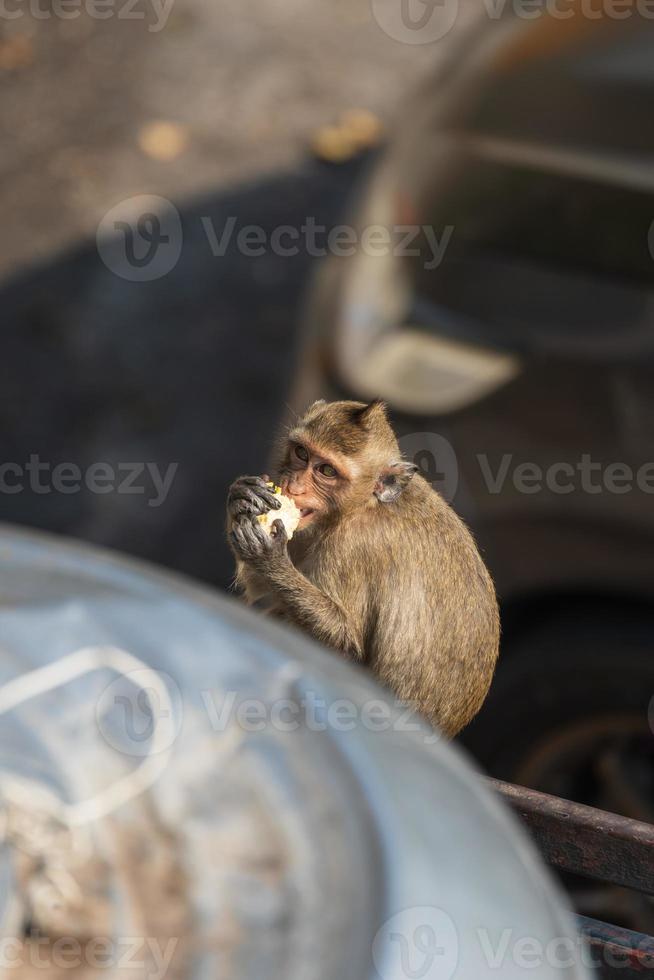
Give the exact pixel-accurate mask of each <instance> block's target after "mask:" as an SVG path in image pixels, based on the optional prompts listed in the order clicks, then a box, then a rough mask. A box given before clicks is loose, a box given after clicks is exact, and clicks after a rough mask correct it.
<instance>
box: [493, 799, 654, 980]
mask: <svg viewBox="0 0 654 980" xmlns="http://www.w3.org/2000/svg"><path fill="white" fill-rule="evenodd" d="M488 782H489V784H490V786H491V788H492V789H494V790H495V792H497V793H498V794H499V795H500V796H501V797H502V798H503V799H504V801H505V802H506V803H508V804H509V805H510V806H511V808H512V809H513V810H514V811H515V813H517V814H518V816H519V817H520V818H521V819H522V821H523V823H524V824H525V825H526V827H527V828H528V830H529V832H530V833H531V835H532V837H533V838H534V840H535V842H536V844H537V845H538V847H539V849H540V851H541V853H542V854H543V857H544V858H545V860H546V861H547V862H548V864H551V865H552V866H553V867H555V868H558V869H559V870H561V871H568V872H572V873H573V874H578V875H582V876H584V877H586V878H591V879H594V880H595V881H603V882H608V883H610V884H614V885H620V886H622V887H623V888H633V889H635V890H637V891H639V892H643V893H644V894H646V895H654V825H652V824H648V823H642V822H641V821H640V820H630V819H629V818H627V817H621V816H618V815H617V814H615V813H607V812H606V811H604V810H596V809H595V808H594V807H590V806H583V805H582V804H581V803H572V802H570V801H569V800H562V799H560V798H559V797H557V796H549V795H548V794H547V793H539V792H537V791H536V790H531V789H526V788H525V787H523V786H514V785H512V784H511V783H504V782H501V781H500V780H497V779H489V780H488ZM577 919H578V923H579V929H580V931H581V933H582V934H583V935H584V936H585V938H586V940H587V942H588V944H589V947H590V949H591V951H593V952H596V953H597V960H596V962H597V964H598V966H599V968H600V973H601V974H602V975H603V976H605V977H622V978H623V980H645V978H646V977H654V937H652V936H647V935H644V934H643V933H639V932H632V931H631V930H629V929H622V928H621V927H619V926H615V925H611V924H609V923H606V922H599V921H597V920H596V919H589V918H586V917H585V916H581V915H580V916H578V917H577Z"/></svg>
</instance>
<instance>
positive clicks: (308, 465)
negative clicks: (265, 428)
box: [280, 440, 350, 531]
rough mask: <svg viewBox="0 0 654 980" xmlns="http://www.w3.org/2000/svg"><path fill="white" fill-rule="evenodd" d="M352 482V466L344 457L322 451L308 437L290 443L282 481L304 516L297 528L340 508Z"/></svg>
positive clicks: (285, 489)
mask: <svg viewBox="0 0 654 980" xmlns="http://www.w3.org/2000/svg"><path fill="white" fill-rule="evenodd" d="M349 482H350V474H349V467H348V465H347V463H346V461H345V460H344V459H342V458H337V456H336V455H335V454H332V453H328V454H327V453H325V451H324V450H322V451H320V450H318V448H317V447H315V446H312V445H311V444H310V443H308V442H307V441H305V440H302V441H300V440H298V441H291V442H289V444H288V447H287V452H286V457H285V460H284V464H283V466H282V472H281V478H280V483H281V488H282V493H284V494H285V495H286V496H287V497H291V499H292V500H294V501H295V505H296V507H298V508H299V510H300V514H301V515H302V516H301V518H300V523H299V525H298V530H300V531H302V530H303V529H304V528H307V527H309V526H310V525H311V524H315V523H316V522H317V521H319V520H320V518H324V517H326V516H327V515H328V514H329V513H331V512H333V511H335V510H336V509H338V504H339V500H340V499H341V498H342V496H343V494H344V493H345V492H346V490H347V487H348V485H349Z"/></svg>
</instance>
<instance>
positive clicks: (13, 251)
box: [0, 0, 441, 277]
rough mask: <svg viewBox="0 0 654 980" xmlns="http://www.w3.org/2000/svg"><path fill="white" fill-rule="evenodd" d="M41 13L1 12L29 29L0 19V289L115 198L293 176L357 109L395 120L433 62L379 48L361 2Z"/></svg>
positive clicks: (387, 45)
mask: <svg viewBox="0 0 654 980" xmlns="http://www.w3.org/2000/svg"><path fill="white" fill-rule="evenodd" d="M49 2H52V4H56V3H57V2H58V0H7V5H6V6H7V7H8V8H9V9H17V10H20V11H24V12H25V13H24V16H21V17H17V18H16V19H14V20H10V21H7V20H2V19H0V38H1V39H2V43H3V45H4V50H5V58H4V63H5V68H4V71H2V72H1V73H0V80H1V83H2V87H3V98H2V110H1V112H0V136H1V138H2V144H3V147H4V152H3V155H2V163H1V164H0V174H1V175H2V182H1V185H0V196H1V206H2V214H3V223H2V235H1V236H0V276H2V277H6V276H7V274H8V273H11V272H12V271H14V270H16V269H18V268H21V267H24V266H26V265H30V264H32V263H34V262H35V261H42V260H47V259H48V258H49V257H50V256H51V255H52V254H53V252H55V251H56V250H58V249H61V248H63V247H66V246H69V245H71V244H72V243H74V242H76V241H77V240H78V239H79V238H81V237H86V236H89V235H93V234H94V233H95V229H96V227H97V224H98V222H99V220H100V219H101V217H102V215H103V214H104V213H105V212H106V211H107V210H108V209H109V208H110V207H112V206H113V205H115V204H116V202H117V201H120V200H122V199H124V198H128V197H131V196H132V195H135V194H142V193H154V194H162V195H164V196H166V197H170V198H172V199H173V200H174V201H175V202H176V203H178V204H179V202H181V201H183V200H184V199H187V198H189V197H191V196H194V195H197V194H206V193H208V192H209V191H210V190H212V189H214V188H215V187H216V186H224V185H225V184H227V183H230V182H234V181H240V180H242V179H244V178H251V177H253V176H255V175H258V174H261V173H265V172H270V171H272V170H276V169H279V168H283V167H288V166H289V165H292V164H293V163H294V162H296V161H298V160H299V159H300V158H301V157H302V155H303V153H304V152H305V147H306V145H307V142H308V140H309V139H310V137H311V135H312V133H313V132H314V131H315V129H316V127H317V126H320V125H322V124H325V123H330V122H332V121H333V119H334V118H335V116H337V114H338V113H340V112H341V111H343V110H344V109H348V108H351V107H353V106H354V107H364V108H367V109H371V110H373V111H374V112H376V113H379V114H380V115H381V116H382V117H383V118H384V119H387V120H388V119H390V118H392V114H393V111H394V109H395V106H396V104H397V101H398V98H399V97H400V96H401V95H402V94H403V93H404V92H406V90H407V88H409V86H410V85H411V83H412V82H413V81H414V80H415V79H416V78H417V77H418V76H419V75H420V74H421V72H422V71H423V70H424V69H426V68H429V67H430V66H431V65H433V64H434V63H435V61H436V59H437V57H438V56H439V55H440V52H441V48H440V46H439V45H417V46H410V45H406V44H402V43H399V42H397V41H394V40H392V39H391V38H389V37H388V36H387V35H386V34H385V33H384V32H383V31H382V30H381V29H380V27H379V26H378V24H377V23H376V21H375V20H374V18H373V17H372V14H371V10H370V7H369V3H368V0H325V2H323V3H311V2H309V0H257V3H244V2H243V0H166V2H169V3H172V9H171V10H170V11H169V12H168V17H167V20H165V19H164V18H165V14H163V13H162V14H157V10H159V9H161V8H160V7H157V6H153V5H154V4H155V3H156V4H161V3H162V0H138V3H137V5H136V6H135V7H134V9H133V11H131V12H130V10H129V9H128V8H127V3H128V0H108V2H109V3H110V4H111V3H113V4H114V6H113V7H112V8H110V9H111V10H113V11H114V13H115V14H118V13H120V14H122V15H123V16H126V14H127V13H133V14H134V15H137V14H140V15H141V16H143V18H144V19H142V20H131V19H129V20H128V19H119V17H118V16H112V17H110V18H108V19H106V20H97V19H95V18H92V17H90V16H88V15H87V13H85V12H82V13H81V14H80V16H79V17H78V18H76V19H70V20H62V19H61V18H58V17H56V16H55V13H54V11H49V12H50V13H51V16H50V17H49V18H48V19H36V18H35V17H34V16H32V15H30V14H29V13H28V10H29V9H30V7H29V6H28V5H29V4H32V5H34V6H35V5H36V4H37V3H38V4H39V6H38V8H37V9H39V10H45V11H46V13H47V12H48V8H47V4H48V3H49ZM69 2H70V0H69ZM75 2H76V0H72V4H75ZM79 2H80V3H84V2H86V0H79ZM56 9H57V8H56V6H55V10H56ZM71 9H72V10H74V9H75V8H74V7H72V8H71ZM82 10H84V8H83V7H82ZM164 23H165V26H162V27H161V29H160V30H157V28H158V26H159V25H161V24H164ZM17 39H18V40H17ZM2 50H3V49H2V47H0V64H2V62H3V58H2ZM12 55H13V57H12ZM155 120H166V121H170V122H172V123H174V124H176V125H178V126H180V127H181V128H182V131H183V134H184V136H185V138H186V139H187V146H186V149H185V150H184V151H183V152H181V153H179V154H178V155H177V156H176V157H175V158H174V159H170V160H164V161H162V160H156V159H152V158H151V157H149V156H148V155H147V153H145V152H143V150H142V149H141V147H140V146H139V133H140V132H141V131H142V129H143V127H145V126H147V125H148V124H150V123H152V122H153V121H155Z"/></svg>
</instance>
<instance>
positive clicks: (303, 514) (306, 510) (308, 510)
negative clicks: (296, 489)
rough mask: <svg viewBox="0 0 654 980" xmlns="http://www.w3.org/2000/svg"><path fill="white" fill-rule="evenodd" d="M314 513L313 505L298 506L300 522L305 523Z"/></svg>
mask: <svg viewBox="0 0 654 980" xmlns="http://www.w3.org/2000/svg"><path fill="white" fill-rule="evenodd" d="M314 513H315V511H314V509H313V507H300V524H305V523H306V522H307V521H308V520H310V519H311V518H312V517H313V515H314Z"/></svg>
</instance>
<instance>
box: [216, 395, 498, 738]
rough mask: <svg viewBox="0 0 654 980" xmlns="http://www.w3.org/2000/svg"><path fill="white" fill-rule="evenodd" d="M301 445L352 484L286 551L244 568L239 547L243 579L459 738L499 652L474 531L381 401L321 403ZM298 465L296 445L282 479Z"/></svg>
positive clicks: (333, 493) (330, 499) (326, 496)
mask: <svg viewBox="0 0 654 980" xmlns="http://www.w3.org/2000/svg"><path fill="white" fill-rule="evenodd" d="M297 443H300V444H301V445H303V446H304V445H306V446H308V447H309V449H310V451H311V452H314V451H315V452H316V453H318V454H319V455H320V456H321V457H324V458H326V459H328V460H329V461H330V463H331V462H333V463H334V465H335V466H336V467H337V469H338V470H339V474H340V475H341V476H342V479H341V478H339V480H338V481H337V483H336V485H334V486H333V487H330V488H327V489H325V488H321V487H317V488H316V493H317V495H318V496H319V497H320V499H321V500H322V501H324V505H325V506H324V511H321V512H320V513H319V515H318V516H317V518H316V519H315V520H314V522H313V523H311V524H309V526H308V527H307V528H306V529H305V530H302V531H300V532H299V533H298V534H296V536H295V537H294V538H293V540H292V541H291V542H290V543H289V545H288V552H286V547H285V546H284V548H283V554H282V552H280V553H279V554H275V555H274V556H272V557H269V558H268V559H261V560H257V561H256V562H250V561H247V562H244V561H242V560H239V554H238V552H236V549H235V553H236V557H237V582H238V583H239V585H240V586H241V587H242V588H243V590H244V591H245V595H246V598H247V600H248V601H249V602H252V601H255V600H257V599H259V598H261V597H262V596H266V597H267V599H268V601H269V604H270V610H271V612H272V613H273V614H275V615H277V616H280V617H282V618H284V619H286V620H288V621H290V622H292V623H294V624H295V625H297V626H299V627H300V628H302V629H304V630H306V632H308V633H309V634H311V635H312V636H313V637H315V638H316V639H317V640H319V641H321V642H323V643H325V644H326V645H327V646H330V647H332V648H334V649H337V650H340V651H342V652H343V653H344V654H346V655H347V656H349V657H351V658H352V659H354V660H356V661H359V662H362V663H364V664H366V665H368V666H369V667H370V669H371V670H372V671H373V672H374V673H375V674H376V675H377V677H378V678H379V680H380V681H381V682H382V683H383V684H385V685H387V686H388V687H389V688H391V689H392V690H393V691H394V692H395V694H396V695H397V697H398V698H399V699H401V700H402V701H407V702H412V703H413V704H414V705H415V706H416V707H417V709H418V710H419V711H421V712H422V713H423V714H424V715H425V716H426V717H427V718H429V719H430V720H431V721H432V722H433V723H434V724H436V725H438V726H439V727H440V728H441V730H442V731H443V732H444V733H445V734H446V735H448V736H453V735H455V734H456V733H457V732H458V731H460V730H461V729H462V728H463V727H464V726H465V725H467V724H468V722H469V721H470V720H471V719H472V718H473V717H474V715H475V714H476V713H477V712H478V711H479V708H480V707H481V705H482V703H483V701H484V698H485V697H486V694H487V692H488V688H489V686H490V683H491V679H492V676H493V672H494V668H495V662H496V660H497V655H498V646H499V615H498V608H497V601H496V598H495V590H494V588H493V583H492V580H491V578H490V575H489V573H488V571H487V569H486V567H485V565H484V563H483V561H482V559H481V557H480V555H479V552H478V551H477V548H476V546H475V543H474V541H473V538H472V536H471V534H470V533H469V531H468V529H467V528H466V527H465V525H464V524H463V522H462V521H461V520H460V519H459V518H458V517H457V515H456V514H455V513H454V511H453V510H452V509H451V508H450V507H449V506H448V505H447V504H446V503H445V501H444V500H443V499H442V497H440V496H439V494H438V493H436V492H435V491H434V490H433V489H432V488H431V487H430V486H429V484H428V483H426V481H425V480H424V479H423V478H422V477H421V476H419V475H417V474H414V472H413V471H414V469H415V468H414V467H412V466H411V465H410V464H406V463H404V462H403V461H402V459H401V454H400V450H399V447H398V444H397V440H396V438H395V435H394V433H393V431H392V429H391V427H390V425H389V424H388V422H387V419H386V414H385V410H384V406H383V405H382V404H381V403H378V402H373V403H372V404H371V405H369V406H366V405H364V404H362V403H359V402H334V403H331V404H327V403H324V402H317V403H315V404H314V405H313V406H311V408H310V409H309V411H308V412H307V413H306V415H305V417H304V418H303V419H301V420H300V422H299V423H298V425H296V426H295V427H294V428H293V429H292V430H291V432H290V433H289V447H292V446H293V445H294V444H297ZM292 467H293V461H292V458H291V449H290V448H288V449H287V451H286V453H285V456H284V458H283V460H282V464H281V479H282V481H283V480H284V479H286V481H288V479H289V476H288V474H289V473H290V472H291V470H292ZM291 479H292V477H291ZM283 485H284V484H283ZM289 559H290V560H289Z"/></svg>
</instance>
